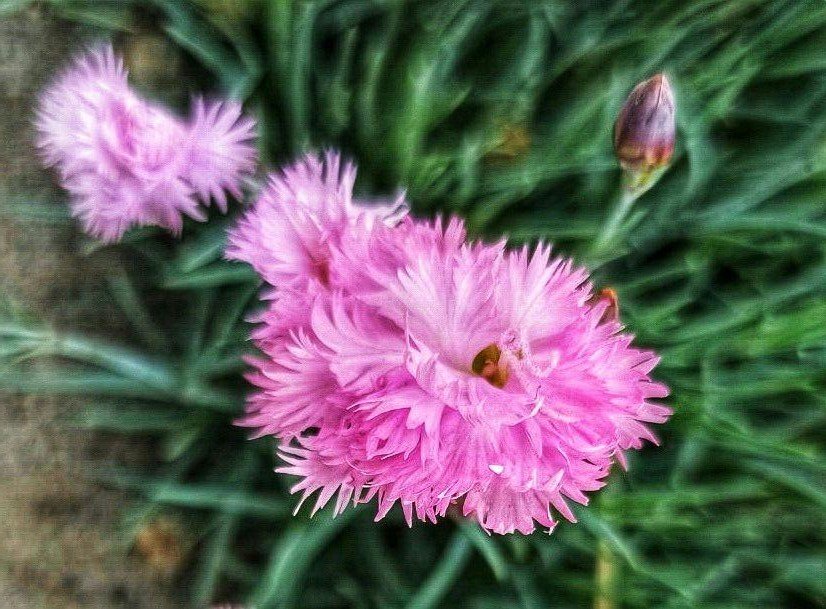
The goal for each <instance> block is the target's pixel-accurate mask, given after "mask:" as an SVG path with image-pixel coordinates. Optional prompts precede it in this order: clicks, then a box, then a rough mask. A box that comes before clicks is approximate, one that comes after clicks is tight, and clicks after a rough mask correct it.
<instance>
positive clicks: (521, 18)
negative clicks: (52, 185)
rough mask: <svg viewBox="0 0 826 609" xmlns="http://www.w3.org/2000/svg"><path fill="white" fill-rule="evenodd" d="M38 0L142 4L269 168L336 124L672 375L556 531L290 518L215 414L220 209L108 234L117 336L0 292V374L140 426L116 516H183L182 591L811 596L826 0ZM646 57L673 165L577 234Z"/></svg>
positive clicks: (825, 415)
mask: <svg viewBox="0 0 826 609" xmlns="http://www.w3.org/2000/svg"><path fill="white" fill-rule="evenodd" d="M25 4H27V2H25V1H19V0H18V1H16V2H14V3H12V4H9V5H8V6H7V7H6V9H7V10H12V9H14V8H17V7H19V6H22V5H25ZM50 4H51V5H53V8H54V10H55V11H58V12H59V13H60V14H61V15H63V16H65V17H66V18H71V19H75V20H79V21H82V22H84V23H87V24H90V28H91V27H92V26H94V28H99V29H100V28H102V29H103V30H114V31H116V32H120V33H119V34H118V35H119V36H123V35H129V34H128V32H129V31H130V30H131V29H133V28H134V27H135V26H134V24H135V23H136V18H137V16H138V15H139V16H140V21H141V22H147V21H148V22H151V23H153V24H155V26H157V27H159V28H161V29H162V30H163V31H164V32H165V34H166V35H167V36H168V37H169V38H170V39H171V40H172V41H174V43H175V44H176V45H179V46H180V48H181V49H182V50H183V52H184V53H185V54H186V56H187V57H188V59H189V63H190V64H191V67H192V69H193V70H194V71H195V73H196V74H197V79H196V80H194V81H193V82H192V83H187V84H188V85H189V86H191V87H192V88H193V89H194V90H198V89H201V88H204V87H209V86H214V87H218V88H220V89H221V90H224V91H225V92H228V93H231V94H233V95H235V96H238V97H242V98H244V99H245V100H246V101H247V103H248V106H249V108H250V110H251V111H252V112H254V113H256V115H257V116H258V118H259V120H260V124H261V136H262V151H263V154H264V156H265V158H266V160H267V162H268V163H269V164H271V165H273V166H275V165H277V164H279V163H282V162H285V161H287V160H289V159H291V158H293V157H294V156H295V155H297V154H299V153H300V152H302V151H304V150H309V149H314V148H317V147H320V146H326V145H329V146H336V147H340V148H342V149H343V150H344V151H345V152H347V153H348V154H349V155H351V156H352V157H353V158H354V159H356V160H357V161H358V163H359V165H360V178H359V183H358V188H359V189H360V190H361V191H362V192H364V193H369V194H374V195H378V194H382V193H390V192H392V191H394V190H395V189H397V188H399V187H404V188H406V189H407V192H408V194H409V199H410V201H411V202H412V205H413V207H414V210H415V212H416V213H417V214H420V215H432V214H435V213H437V212H444V213H458V214H461V215H462V216H464V217H466V218H467V219H468V222H469V225H470V227H471V230H472V231H473V233H474V234H476V235H478V236H483V237H495V236H498V235H500V234H502V233H505V234H507V235H509V236H510V238H511V241H512V242H513V243H520V242H525V241H528V242H531V241H535V240H537V239H545V240H549V241H552V242H554V243H555V244H557V246H558V250H560V251H562V252H565V253H567V254H570V255H573V256H575V257H576V258H577V259H578V260H580V261H582V262H585V263H588V264H589V265H590V266H591V268H593V269H594V281H595V283H596V284H597V285H598V286H608V285H610V286H612V287H614V288H615V289H616V290H617V291H618V293H619V298H620V303H621V309H622V314H623V321H624V322H625V323H626V324H627V326H628V328H629V329H630V331H632V332H633V333H635V334H636V336H637V342H638V344H640V345H643V346H646V347H650V348H654V349H656V350H658V351H659V352H660V353H661V354H662V358H663V359H662V363H661V365H660V366H659V367H658V368H657V370H656V376H657V377H658V378H659V379H661V380H662V381H664V382H666V383H668V384H669V385H670V386H671V388H672V390H673V394H672V396H671V398H669V403H670V404H671V405H673V407H674V409H675V414H674V417H673V418H672V419H671V421H670V422H669V423H668V424H667V425H665V426H663V427H662V428H661V429H659V430H658V433H659V435H660V437H661V439H662V446H661V447H659V448H655V447H650V448H646V449H645V450H644V451H642V452H640V453H639V454H634V455H631V457H630V464H631V466H630V470H629V472H627V473H623V472H617V473H616V474H615V475H613V476H612V480H611V483H610V485H609V488H608V489H607V490H605V491H603V492H602V493H599V494H596V495H595V496H594V500H593V502H592V505H591V506H589V507H587V508H582V509H578V510H577V514H578V516H579V517H580V522H579V523H578V524H576V525H571V524H568V523H562V524H560V526H559V527H558V529H557V531H556V532H555V533H554V534H553V535H551V536H547V535H545V534H542V533H537V534H534V535H532V536H528V537H524V536H508V537H486V536H485V535H484V534H482V533H481V532H480V531H479V530H478V529H476V528H475V527H473V526H471V525H468V524H455V523H453V522H451V521H447V522H444V523H442V524H440V525H438V526H432V525H423V524H417V525H416V526H414V527H413V529H412V530H408V529H407V527H406V526H405V525H404V524H403V522H402V521H401V518H400V516H399V515H398V514H393V515H391V517H390V518H388V519H387V520H385V521H383V522H381V523H379V524H373V523H372V518H371V509H369V508H368V509H359V510H351V511H348V512H347V513H346V514H345V515H344V516H342V517H339V518H338V519H336V520H332V519H331V518H330V516H329V514H328V512H327V511H326V510H325V511H324V512H322V513H320V514H318V515H317V516H316V517H315V518H313V519H312V520H310V519H309V518H308V512H307V510H306V509H305V510H303V511H302V512H301V513H300V514H299V515H298V516H297V517H292V516H291V515H290V512H291V509H292V506H293V505H294V502H295V501H294V498H293V497H290V496H289V495H288V494H287V492H286V489H287V488H288V487H289V484H290V481H289V480H286V479H284V478H283V477H277V476H275V475H274V474H272V472H271V468H272V467H273V466H274V457H273V455H272V442H271V441H270V440H267V439H263V440H258V441H255V442H248V441H246V440H245V439H244V433H243V432H242V431H240V430H237V429H235V428H234V427H232V425H231V421H232V419H233V418H234V417H235V416H236V415H237V414H238V413H239V412H240V411H241V409H242V399H243V395H244V392H245V391H246V387H245V386H244V384H243V383H242V382H241V381H240V377H239V373H240V371H242V370H243V363H242V362H241V360H240V355H241V354H242V353H243V352H245V351H246V350H248V349H249V345H248V343H247V342H246V336H247V333H248V331H249V328H248V327H247V325H246V324H245V323H244V322H243V316H244V314H245V312H246V311H248V310H250V308H251V307H253V308H254V306H255V294H256V288H257V283H256V280H255V277H254V276H253V275H252V274H251V272H250V271H249V269H247V268H244V267H242V266H240V265H237V264H231V263H227V262H224V261H222V260H221V259H220V254H221V248H222V245H223V235H224V230H225V227H226V225H227V222H228V221H231V218H230V219H229V220H227V219H222V218H220V217H217V216H216V217H214V218H213V219H212V221H211V222H209V223H207V224H204V225H189V226H188V227H187V230H186V231H185V235H184V239H183V241H182V242H181V243H180V244H178V243H176V242H174V241H173V240H171V239H169V238H166V237H164V236H162V235H160V234H159V233H158V232H156V231H153V230H140V231H133V233H131V234H130V236H129V237H128V239H127V240H126V242H125V243H124V244H122V245H121V246H118V250H119V252H120V256H121V259H122V260H123V261H124V269H125V270H124V271H123V272H118V273H115V274H113V276H112V277H111V278H110V285H111V287H112V295H113V298H114V299H115V300H116V301H117V302H118V303H119V304H120V306H121V307H122V309H123V311H124V316H125V318H127V319H128V320H129V321H130V322H131V323H132V325H133V327H134V330H135V331H134V337H133V338H134V340H133V341H131V342H129V343H128V344H127V343H126V342H124V343H118V344H110V343H108V342H105V341H101V340H100V339H93V338H91V337H89V336H83V335H72V334H65V333H56V332H55V331H54V330H51V329H49V328H47V327H44V326H43V325H42V324H39V323H38V321H37V320H32V319H28V318H27V317H26V316H25V315H24V314H23V313H21V312H20V311H19V310H18V309H13V308H12V307H11V306H10V307H8V310H7V311H6V314H5V317H4V318H3V322H2V325H0V356H2V357H3V358H5V359H6V360H7V362H8V364H9V365H7V366H4V368H3V369H4V370H5V371H4V372H2V373H0V383H2V385H3V386H5V387H6V388H7V389H10V390H14V391H23V392H33V393H43V392H50V393H60V394H71V393H73V394H79V395H81V396H84V397H85V398H89V399H92V398H94V400H93V403H92V404H91V405H90V407H89V409H88V411H87V412H86V414H85V415H84V417H83V421H82V423H84V424H86V425H91V426H97V427H101V428H104V429H110V430H115V431H119V432H124V433H140V434H146V435H148V436H152V437H154V438H156V439H157V441H158V446H159V450H160V454H161V455H162V458H161V459H160V461H159V463H158V465H157V467H155V468H153V469H152V470H151V471H141V472H134V471H128V472H127V471H120V470H116V469H114V468H113V469H112V471H111V472H110V473H109V474H107V482H109V483H112V484H115V485H119V486H122V487H126V488H130V489H133V490H134V491H135V493H136V494H137V496H139V497H141V498H143V501H142V502H141V503H140V508H139V509H138V510H135V511H134V512H130V513H129V514H127V522H128V523H130V525H131V526H134V527H135V528H138V527H139V526H140V523H141V522H144V521H145V520H146V519H149V518H152V517H153V516H155V515H157V514H158V513H163V512H167V511H172V512H174V513H176V514H178V515H179V517H180V518H182V519H183V520H184V522H186V524H187V526H188V527H190V528H191V530H192V531H193V532H194V533H193V534H194V535H196V536H197V539H198V543H197V547H196V551H195V553H194V558H193V559H192V562H191V564H189V565H188V568H187V569H186V575H185V576H184V583H185V585H186V590H187V595H188V598H189V599H190V600H191V602H192V604H193V605H194V606H198V607H203V606H206V604H207V603H208V602H209V601H212V600H238V601H244V602H246V603H247V604H248V606H249V607H255V608H256V609H266V608H270V607H307V608H315V607H319V608H320V607H413V608H417V609H423V608H426V607H471V608H479V609H482V608H492V607H503V608H504V607H526V608H534V607H559V608H579V607H595V608H596V609H613V608H617V609H618V608H621V607H629V608H631V607H667V608H674V609H677V608H682V607H703V608H709V609H711V608H720V609H733V608H738V607H743V608H745V607H750V608H753V607H772V608H775V607H824V606H826V576H824V573H826V550H825V548H826V475H824V474H826V460H824V437H825V436H826V397H824V389H825V388H826V200H825V199H826V139H824V138H826V60H825V59H824V57H826V4H824V3H822V2H817V1H805V0H803V1H802V0H789V1H780V0H775V1H767V0H739V1H736V2H732V1H723V0H702V1H699V0H694V1H684V0H659V1H650V2H649V1H644V2H640V1H636V2H632V1H630V0H629V1H615V2H606V1H598V0H590V1H586V0H582V1H580V2H574V1H570V2H569V1H565V0H556V1H553V0H533V1H532V0H523V1H506V0H441V1H436V0H421V1H404V0H325V1H316V2H313V1H309V0H304V1H302V0H257V1H248V2H242V1H240V0H239V1H238V2H222V1H220V0H202V2H200V3H192V2H188V1H186V0H140V1H138V0H133V1H130V2H123V1H118V2H106V1H97V2H93V1H80V0H76V1H61V0H52V1H51V2H50ZM99 29H98V30H97V31H98V32H99ZM90 31H91V30H90ZM124 32H125V34H124ZM658 71H665V72H667V73H668V74H669V76H670V78H671V80H672V83H673V85H674V89H675V93H676V97H677V107H678V129H679V134H678V148H677V153H676V155H675V160H674V163H673V166H672V167H671V168H670V170H669V171H668V172H667V173H666V174H665V176H664V177H663V179H662V180H661V181H660V182H659V183H658V184H657V185H656V186H655V187H654V189H652V190H651V191H649V192H648V193H647V194H645V195H644V196H643V197H642V198H641V199H640V200H639V201H637V203H636V204H635V207H634V212H633V213H632V214H631V216H630V217H629V219H628V222H627V223H626V225H625V226H624V228H623V231H622V233H621V234H620V235H619V237H618V238H617V239H616V241H615V243H613V246H612V247H611V248H610V254H609V255H607V256H599V257H595V256H593V255H591V253H590V251H591V250H590V247H591V244H592V243H593V241H594V239H595V238H596V237H597V236H598V235H599V233H600V227H601V226H602V224H603V222H604V220H605V217H606V215H607V214H608V211H609V209H610V205H611V204H612V201H614V200H615V199H616V197H617V195H618V192H619V180H620V171H619V168H618V167H617V165H616V163H615V161H614V160H613V157H612V153H611V142H610V140H611V128H612V123H613V117H614V116H615V115H616V113H617V111H618V109H619V107H620V105H621V104H622V101H623V99H624V97H625V96H626V95H627V93H628V92H629V91H630V89H631V88H632V86H633V85H634V84H635V83H636V82H637V81H639V80H641V79H643V78H646V77H648V76H650V75H651V74H652V73H654V72H658ZM523 140H525V141H528V140H529V146H525V145H524V144H525V141H523ZM238 208H239V206H236V210H235V211H236V212H237V211H238ZM54 209H55V208H48V210H45V209H41V208H35V207H32V208H31V209H29V210H28V211H27V212H26V213H29V214H32V215H37V214H38V213H40V214H47V215H48V214H54V213H55V212H54ZM60 209H62V208H60ZM32 358H37V360H38V362H39V367H38V368H37V369H36V370H37V371H40V372H37V371H35V369H33V368H32V367H31V365H30V362H31V360H32ZM44 358H45V360H46V362H45V363H44V361H43V360H44ZM49 365H51V366H57V367H58V369H59V370H60V373H59V374H54V373H49V372H48V371H47V372H42V371H43V370H44V366H49Z"/></svg>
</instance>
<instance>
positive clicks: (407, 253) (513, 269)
mask: <svg viewBox="0 0 826 609" xmlns="http://www.w3.org/2000/svg"><path fill="white" fill-rule="evenodd" d="M353 177H354V176H353V169H352V167H350V166H346V167H345V169H344V170H343V171H341V170H340V165H339V161H338V157H337V156H335V155H328V157H327V160H326V162H322V161H321V160H319V159H317V158H315V157H308V158H307V159H305V160H304V161H301V162H299V163H297V164H296V165H295V166H293V167H292V168H289V169H287V170H286V171H285V172H284V173H283V175H282V176H280V177H279V178H275V179H274V181H273V183H272V185H271V187H270V189H268V191H267V192H266V193H265V194H264V195H263V196H262V198H261V199H260V200H259V201H258V203H257V204H256V205H255V206H254V208H253V209H252V210H251V211H250V212H249V213H248V215H247V217H246V218H245V219H244V220H243V221H242V222H241V224H240V225H239V226H238V227H237V228H236V229H235V230H234V231H233V232H232V234H231V238H230V243H231V246H230V249H229V255H230V257H233V258H236V259H240V260H245V261H247V262H249V263H251V264H252V265H253V266H254V267H255V269H256V270H257V271H258V272H259V273H260V274H261V276H262V277H263V278H264V279H265V280H266V281H267V282H269V283H270V284H271V285H273V286H276V288H277V289H276V290H275V291H273V292H272V293H271V294H270V295H269V304H268V307H267V310H266V311H265V312H264V313H263V314H262V315H261V316H260V318H259V321H260V322H261V325H260V326H259V327H258V328H257V329H256V331H255V333H254V339H255V341H256V344H257V345H258V347H259V348H260V350H261V352H262V356H261V357H260V358H257V359H255V360H254V361H253V362H252V363H253V365H254V366H255V368H256V370H255V371H254V372H253V373H252V374H251V375H250V377H249V378H250V380H251V381H252V383H253V384H255V385H256V386H257V387H258V391H257V392H256V393H255V394H253V396H252V397H251V398H250V399H249V402H248V409H247V415H246V417H245V418H244V419H243V421H241V424H243V425H246V426H250V427H254V428H257V430H258V435H265V434H271V435H275V436H277V437H279V438H280V439H281V445H280V454H281V457H282V458H283V459H284V461H285V462H286V465H284V466H282V467H280V468H279V469H278V471H280V472H282V473H287V474H292V475H295V476H299V477H300V478H301V480H300V481H299V482H298V484H296V485H295V487H294V488H293V492H297V491H301V492H302V494H303V496H302V502H303V501H304V499H306V498H307V497H308V496H309V495H311V494H313V493H314V492H316V491H318V492H319V496H318V498H317V500H316V502H315V508H314V510H313V511H314V512H315V510H318V509H319V508H321V507H323V506H324V505H325V504H326V503H328V502H329V501H330V499H331V498H332V497H333V496H336V501H335V511H336V513H338V512H340V511H341V510H343V509H344V508H345V507H346V505H348V504H349V503H353V504H356V503H364V502H368V501H370V500H372V499H373V498H376V499H377V502H378V513H377V520H378V519H380V518H382V517H383V516H384V515H385V514H387V512H388V510H389V509H390V508H391V507H392V506H393V505H394V504H396V503H397V502H398V503H399V504H400V505H401V508H402V510H403V513H404V514H405V517H406V518H407V520H408V522H409V523H411V522H412V519H413V517H414V516H415V517H416V518H418V519H421V520H430V521H433V522H435V521H436V520H437V518H438V517H439V516H444V515H445V513H446V511H447V510H448V508H449V506H451V505H452V504H458V505H460V506H461V511H462V513H463V514H464V515H465V516H472V517H474V518H475V519H476V520H478V522H479V523H480V524H481V526H482V527H483V528H484V529H486V530H488V531H492V532H496V533H510V532H514V531H520V532H522V533H530V532H531V531H533V530H534V527H535V526H536V524H537V523H538V524H540V525H542V526H543V527H546V528H547V529H548V530H552V529H553V527H554V526H555V520H556V516H555V514H556V513H558V514H561V515H562V516H564V517H565V518H567V519H569V520H572V521H573V520H574V515H573V513H572V512H571V509H570V507H569V505H568V503H567V500H568V499H571V500H573V501H576V502H579V503H587V497H586V495H585V493H586V492H588V491H594V490H597V489H599V488H600V487H602V486H603V484H604V478H605V477H606V476H607V474H608V472H609V469H610V467H611V465H612V463H613V462H614V460H615V459H616V460H619V461H620V462H621V463H624V457H623V452H624V451H626V450H628V449H632V448H633V449H637V448H640V447H641V446H642V443H643V440H646V439H647V440H650V441H655V438H654V436H653V434H652V433H651V432H650V430H649V429H648V427H647V426H646V425H645V424H646V423H662V422H664V421H665V420H666V419H667V418H668V416H669V414H670V411H669V410H668V409H667V408H665V407H664V406H661V405H658V404H656V403H654V402H652V401H651V400H654V399H656V398H662V397H665V396H666V395H667V393H668V391H667V389H666V388H665V387H664V386H663V385H660V384H658V383H655V382H653V381H652V380H651V379H650V378H649V376H648V373H649V372H650V371H651V370H652V368H653V367H654V366H655V365H656V363H657V358H656V356H655V355H654V354H653V353H651V352H649V351H641V350H638V349H635V348H632V347H631V346H630V344H631V336H629V335H627V334H623V333H621V326H620V324H619V323H618V322H617V321H614V320H613V319H612V318H611V316H610V315H606V309H607V308H608V307H609V303H608V302H607V301H600V300H597V301H596V302H594V299H593V295H592V290H591V286H590V284H589V283H588V282H587V273H586V271H585V270H583V269H581V268H576V267H575V266H574V265H573V264H572V263H571V262H570V261H569V260H566V259H563V258H553V257H552V256H551V253H550V248H549V247H547V246H544V245H540V246H538V247H536V248H535V249H534V250H532V251H531V250H529V249H527V248H523V249H520V250H517V251H508V250H507V249H506V248H505V244H504V242H499V243H496V244H492V245H488V244H481V243H468V242H467V240H466V235H465V230H464V226H463V223H462V221H461V220H458V219H452V220H450V221H449V222H448V223H447V224H446V225H445V224H444V223H442V222H441V221H439V220H437V221H435V222H424V221H418V220H413V219H411V218H409V217H400V216H401V215H400V214H390V220H389V221H385V222H377V221H375V220H376V218H386V217H387V213H386V211H387V209H388V207H387V206H385V207H383V208H380V211H378V210H376V209H375V208H370V207H367V206H365V205H359V204H358V203H357V202H356V201H355V200H354V199H353V197H352V184H353ZM299 505H300V504H299Z"/></svg>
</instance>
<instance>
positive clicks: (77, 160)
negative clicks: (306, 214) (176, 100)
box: [36, 45, 255, 242]
mask: <svg viewBox="0 0 826 609" xmlns="http://www.w3.org/2000/svg"><path fill="white" fill-rule="evenodd" d="M36 127H37V131H38V139H37V144H38V147H39V149H40V151H41V154H42V156H43V159H44V161H45V162H46V164H48V165H50V166H53V167H55V168H56V170H57V171H58V174H59V176H60V179H61V183H62V185H63V187H64V188H66V190H68V191H69V193H70V195H71V206H72V213H73V215H74V216H76V217H77V218H78V219H79V220H80V222H81V224H82V226H83V228H84V230H85V231H86V232H88V233H89V234H90V235H92V236H94V237H96V238H99V239H101V240H103V241H107V242H109V241H117V240H119V239H120V238H121V237H122V236H123V234H124V232H126V230H128V229H129V228H131V227H133V226H160V227H163V228H166V229H168V230H169V231H171V232H173V233H176V234H177V233H180V231H181V228H182V226H183V216H189V217H191V218H194V219H196V220H203V219H205V217H206V214H205V212H204V209H203V207H202V205H201V204H202V203H207V204H208V203H209V201H210V199H214V200H215V201H216V203H217V204H218V206H219V208H221V209H222V210H223V209H225V208H226V193H230V194H232V195H234V196H239V195H240V183H241V180H242V178H244V177H245V176H246V175H248V174H250V173H252V171H253V170H254V165H255V148H254V146H253V145H252V140H253V139H254V133H253V131H254V123H253V122H252V121H251V120H250V119H247V118H243V117H242V116H241V109H240V106H239V105H238V104H236V103H234V102H215V103H212V104H205V103H203V102H200V101H198V102H196V103H195V110H194V116H193V119H192V120H191V121H189V122H187V121H183V120H181V119H180V118H178V117H177V116H175V115H174V114H172V113H171V112H170V111H169V110H167V109H166V108H165V107H163V106H161V105H160V104H156V103H154V102H151V101H148V100H146V99H144V98H143V97H141V96H140V95H138V94H137V93H136V92H135V91H134V90H133V89H132V88H131V87H130V86H129V83H128V80H127V72H126V70H125V69H124V67H123V61H122V60H121V58H120V57H118V56H117V55H116V54H115V53H114V51H113V50H112V47H111V46H108V45H106V46H102V47H99V48H96V49H93V50H91V51H89V52H87V53H85V54H83V55H81V56H79V57H78V58H76V59H75V60H74V61H73V62H72V63H71V64H70V65H69V67H68V68H67V69H65V70H64V71H63V72H62V73H61V74H60V75H59V76H58V77H57V79H56V80H55V81H54V82H53V83H52V84H51V85H50V86H48V87H47V88H46V89H45V91H44V92H43V93H42V95H41V97H40V103H39V107H38V110H37V119H36Z"/></svg>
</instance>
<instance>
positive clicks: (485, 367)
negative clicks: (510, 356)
mask: <svg viewBox="0 0 826 609" xmlns="http://www.w3.org/2000/svg"><path fill="white" fill-rule="evenodd" d="M501 357H502V350H501V349H500V348H499V347H498V346H497V345H495V344H490V345H488V346H487V347H485V348H484V349H482V350H481V351H479V353H477V354H476V357H474V358H473V363H472V364H471V366H470V367H471V370H473V372H474V374H478V375H479V376H481V377H482V378H483V379H485V380H486V381H487V382H488V383H490V384H491V385H493V386H494V387H498V388H499V389H501V388H502V387H504V386H505V384H506V383H507V382H508V368H507V366H506V365H505V362H500V361H499V360H500V358H501Z"/></svg>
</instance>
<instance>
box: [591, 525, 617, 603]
mask: <svg viewBox="0 0 826 609" xmlns="http://www.w3.org/2000/svg"><path fill="white" fill-rule="evenodd" d="M616 573H617V565H616V557H615V556H614V553H613V552H611V547H610V546H609V545H608V542H607V541H605V540H604V539H601V540H600V541H599V545H598V546H597V558H596V563H595V567H594V579H595V583H596V594H595V595H594V609H614V585H615V581H616Z"/></svg>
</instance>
